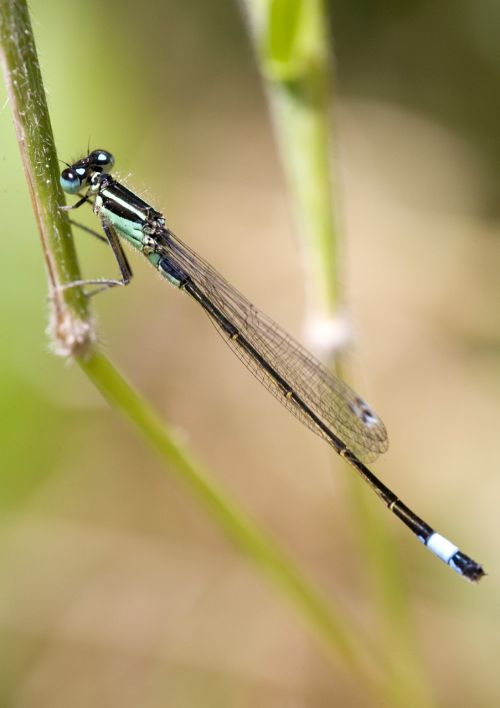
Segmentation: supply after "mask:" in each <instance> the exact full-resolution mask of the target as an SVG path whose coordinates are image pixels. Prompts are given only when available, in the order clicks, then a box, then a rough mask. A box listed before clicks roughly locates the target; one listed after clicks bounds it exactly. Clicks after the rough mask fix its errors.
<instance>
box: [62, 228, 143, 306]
mask: <svg viewBox="0 0 500 708" xmlns="http://www.w3.org/2000/svg"><path fill="white" fill-rule="evenodd" d="M101 223H102V228H103V230H104V233H105V234H106V238H103V237H102V236H100V235H99V234H97V233H95V232H94V231H92V230H91V229H88V228H87V227H86V226H82V228H83V229H84V231H89V232H90V233H91V234H92V235H93V236H97V238H99V239H101V240H103V241H106V242H107V243H109V245H110V246H111V248H112V250H113V255H114V257H115V259H116V262H117V263H118V267H119V269H120V274H121V276H122V277H121V279H120V280H108V279H106V278H95V279H92V280H75V281H73V282H72V283H65V284H64V285H61V286H60V290H69V289H70V288H75V287H79V286H80V287H81V286H84V285H99V286H100V287H98V288H96V289H95V290H92V292H90V293H86V295H87V297H92V296H93V295H96V294H97V293H100V292H102V291H103V290H109V288H114V287H116V286H117V285H128V284H129V283H130V280H131V278H132V268H131V267H130V265H129V262H128V259H127V256H126V255H125V251H124V250H123V247H122V245H121V243H120V239H119V237H118V235H117V233H116V231H115V230H114V229H113V227H112V226H111V225H110V224H108V223H106V222H105V221H104V220H101ZM77 225H78V226H80V224H77Z"/></svg>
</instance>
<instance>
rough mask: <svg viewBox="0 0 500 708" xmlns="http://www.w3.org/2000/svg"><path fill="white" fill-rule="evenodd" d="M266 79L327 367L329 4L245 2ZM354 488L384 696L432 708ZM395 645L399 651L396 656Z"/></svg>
mask: <svg viewBox="0 0 500 708" xmlns="http://www.w3.org/2000/svg"><path fill="white" fill-rule="evenodd" d="M245 5H246V8H247V13H248V17H249V18H250V25H251V29H252V35H253V39H254V45H255V49H256V53H257V58H258V62H259V68H260V72H261V74H262V78H263V81H264V85H265V88H266V92H267V95H268V98H269V106H270V111H271V115H272V118H273V124H274V129H275V134H276V137H277V141H278V144H279V146H280V151H281V159H282V163H283V167H284V172H285V175H286V179H287V182H288V185H289V192H290V198H291V202H292V204H293V206H294V210H295V214H296V222H297V226H298V233H299V236H300V240H301V244H302V256H303V263H304V270H305V276H306V288H307V296H308V303H309V304H308V311H309V314H308V316H307V320H308V324H309V326H310V328H309V332H308V333H309V335H310V340H311V344H312V345H313V346H314V347H315V349H316V350H317V351H318V352H319V353H320V354H321V355H322V357H323V358H324V359H325V360H327V361H332V360H333V358H334V357H335V363H336V366H335V368H336V373H337V374H338V375H339V374H340V373H341V370H342V362H341V357H340V356H339V354H340V355H341V354H342V346H343V345H345V343H346V340H348V339H349V333H348V332H347V333H345V332H344V331H343V327H342V319H341V318H339V314H340V315H341V314H342V306H343V297H342V288H341V282H342V278H341V275H340V270H341V269H340V258H339V252H340V250H341V244H340V234H339V229H338V228H337V226H336V224H337V221H338V219H336V218H335V204H336V202H337V201H338V200H337V199H335V191H334V189H333V187H335V182H332V179H331V175H332V167H331V154H332V150H331V147H332V142H333V141H332V140H331V139H330V133H331V126H333V120H332V116H331V103H332V99H333V98H334V95H333V94H334V92H333V76H332V74H333V71H332V65H333V64H332V60H331V56H330V51H329V47H328V36H327V31H326V26H327V21H326V11H325V4H324V2H323V0H245ZM346 473H347V475H348V485H349V492H350V498H351V503H352V507H353V510H354V516H355V526H356V528H357V529H358V532H359V536H360V539H361V543H362V545H363V547H364V553H363V557H364V558H368V559H369V561H368V563H367V564H366V567H367V568H368V573H369V575H370V580H371V584H372V587H373V590H374V596H375V601H376V608H377V614H378V616H379V620H380V625H381V635H382V639H381V642H380V645H381V647H389V649H388V650H384V649H383V648H382V650H381V656H383V657H384V659H383V661H384V662H385V668H386V674H387V686H386V691H387V697H390V700H391V701H392V702H395V703H396V704H400V705H405V706H420V707H422V708H423V706H431V705H432V700H431V698H430V695H429V691H428V689H427V684H426V681H425V679H424V675H423V672H422V670H421V668H420V665H419V662H418V659H417V652H416V649H415V638H414V633H413V631H412V623H411V620H410V607H409V601H408V595H407V589H406V586H405V584H404V583H403V581H402V578H401V571H400V567H399V565H398V563H397V561H396V560H395V552H394V549H393V544H392V541H391V539H390V537H389V535H388V534H387V533H386V532H385V531H384V527H385V524H386V520H385V519H384V518H381V514H378V513H377V512H376V511H374V510H373V508H372V502H371V501H370V500H369V499H368V498H367V497H368V496H369V495H370V494H371V492H370V491H369V490H365V489H363V488H362V486H363V483H362V482H361V481H360V480H359V479H356V478H355V477H354V476H353V474H352V469H351V468H347V469H346ZM394 647H397V648H398V651H397V652H395V651H394Z"/></svg>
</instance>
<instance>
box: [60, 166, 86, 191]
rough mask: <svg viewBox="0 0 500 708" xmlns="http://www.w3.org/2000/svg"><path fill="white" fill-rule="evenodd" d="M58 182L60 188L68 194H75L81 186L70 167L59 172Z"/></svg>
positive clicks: (78, 178) (79, 179)
mask: <svg viewBox="0 0 500 708" xmlns="http://www.w3.org/2000/svg"><path fill="white" fill-rule="evenodd" d="M59 181H60V182H61V187H62V188H63V189H64V191H65V192H67V193H68V194H76V193H77V192H78V190H79V189H80V187H81V186H82V180H81V177H80V176H79V175H78V174H77V172H76V171H75V170H74V169H72V168H71V167H68V169H66V170H63V171H62V172H61V177H60V178H59Z"/></svg>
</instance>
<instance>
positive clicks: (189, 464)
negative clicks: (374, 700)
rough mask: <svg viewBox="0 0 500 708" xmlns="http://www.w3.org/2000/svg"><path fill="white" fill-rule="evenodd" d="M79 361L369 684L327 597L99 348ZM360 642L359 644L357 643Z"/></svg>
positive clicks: (351, 636)
mask: <svg viewBox="0 0 500 708" xmlns="http://www.w3.org/2000/svg"><path fill="white" fill-rule="evenodd" d="M78 363H79V364H80V366H81V368H82V369H83V371H85V373H86V374H87V376H88V377H89V378H90V379H91V380H92V381H93V383H94V384H95V386H96V387H97V388H98V389H99V390H100V391H101V393H102V395H103V396H104V398H106V400H107V401H108V402H109V403H110V405H111V406H112V407H113V408H116V409H118V410H120V411H121V413H122V414H123V415H124V416H125V417H126V418H128V420H129V422H131V423H132V424H133V425H134V427H135V429H136V430H138V431H140V432H141V434H142V435H143V436H144V438H145V439H146V440H147V442H148V443H149V444H150V445H151V447H153V448H154V449H155V450H156V452H157V453H158V454H159V455H160V457H161V458H162V459H163V460H164V461H165V463H167V465H168V467H169V469H170V470H171V471H172V472H173V473H175V474H176V475H177V477H178V478H179V479H180V480H181V481H182V482H183V483H184V484H185V485H187V487H188V488H189V489H190V490H191V492H192V493H193V494H194V496H195V497H196V498H197V499H198V501H199V502H201V504H202V505H203V506H204V507H205V509H206V510H207V511H208V512H209V514H210V516H211V517H212V518H213V519H214V520H215V521H216V522H217V523H218V525H219V526H220V527H221V528H222V529H223V531H224V532H225V534H226V536H227V538H228V539H230V541H231V542H232V543H233V544H234V545H236V546H237V547H238V548H239V549H240V550H241V551H242V552H243V553H244V554H245V555H246V556H247V558H249V559H250V560H252V562H253V563H254V564H255V565H256V566H257V568H258V569H259V570H260V571H261V572H263V573H264V574H265V575H266V576H267V577H269V578H270V579H271V580H272V581H273V583H274V584H275V585H276V586H277V587H278V588H279V589H280V591H281V592H282V593H283V594H284V595H286V596H287V597H288V599H289V600H290V601H291V602H292V604H293V605H294V607H295V609H296V610H297V611H298V614H299V615H300V616H301V617H302V619H303V620H306V621H307V622H308V624H309V625H310V627H311V628H312V629H313V630H314V633H315V635H316V636H317V637H319V638H320V639H321V640H322V641H323V643H324V645H325V647H326V648H327V650H328V653H329V654H331V655H337V656H340V657H341V658H342V660H343V661H344V663H345V664H346V665H348V666H349V668H350V669H351V670H352V671H353V672H354V673H355V674H356V675H358V676H359V677H363V679H364V680H365V681H366V680H368V681H369V682H370V683H371V682H372V678H371V677H370V676H369V675H368V673H367V669H366V666H365V665H364V661H365V660H364V659H362V658H361V653H360V651H359V647H360V646H361V645H362V644H363V641H362V639H361V637H360V636H355V632H353V627H352V626H350V627H349V629H347V628H346V627H345V626H344V624H343V622H342V620H341V619H340V617H339V616H338V614H336V613H335V612H334V610H333V606H332V603H331V601H330V602H327V601H326V600H325V599H324V598H322V597H321V595H320V593H319V592H318V591H317V590H315V589H313V587H312V586H311V585H310V584H309V583H308V581H306V579H305V578H304V576H303V574H302V573H301V571H300V570H299V569H298V568H297V567H296V566H295V565H294V564H293V563H292V561H291V560H289V559H288V558H287V556H286V554H285V553H284V552H283V550H281V549H280V548H278V546H277V545H276V544H275V542H274V541H272V539H271V538H270V537H269V536H268V535H267V534H266V533H265V532H264V531H262V530H261V529H260V528H259V527H258V526H257V524H256V523H255V522H254V521H252V520H251V519H250V518H249V517H248V516H247V514H246V513H245V512H244V511H243V509H241V508H240V507H239V506H238V505H237V504H236V502H235V501H234V499H230V498H229V496H228V494H227V493H226V492H225V491H224V490H223V489H222V488H221V487H220V486H217V484H216V483H215V482H214V481H213V480H212V479H211V478H210V477H209V475H208V473H207V472H206V471H205V470H204V469H203V468H202V467H201V465H200V463H199V462H198V461H196V460H195V459H194V458H193V457H192V456H191V454H190V453H189V452H188V451H187V450H186V449H185V448H184V447H183V446H182V445H181V443H180V442H179V441H178V440H177V439H176V437H175V434H174V433H173V431H171V430H169V428H168V427H167V425H166V424H165V423H164V421H162V420H161V419H160V418H159V417H158V415H157V414H156V413H155V412H154V411H153V410H152V409H151V407H150V406H149V405H148V404H147V403H146V402H145V401H144V400H143V399H142V398H141V397H140V396H139V395H138V394H137V393H136V392H135V391H134V390H133V389H132V388H131V387H130V385H129V384H128V383H127V382H126V380H125V379H124V378H123V376H121V374H120V373H119V372H118V371H117V370H116V369H115V368H114V367H113V366H112V365H111V363H110V362H109V361H108V359H107V358H106V357H105V356H104V355H103V354H101V353H100V352H97V351H94V352H93V353H92V354H91V356H90V357H89V356H85V357H79V358H78ZM360 643H361V644H360Z"/></svg>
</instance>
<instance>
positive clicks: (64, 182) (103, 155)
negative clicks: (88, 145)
mask: <svg viewBox="0 0 500 708" xmlns="http://www.w3.org/2000/svg"><path fill="white" fill-rule="evenodd" d="M114 164H115V158H114V157H113V155H112V154H111V153H110V152H108V151H107V150H92V152H90V153H89V154H88V155H87V156H86V157H82V159H81V160H78V161H77V162H74V163H73V164H72V165H69V166H68V167H67V168H66V169H65V170H63V171H62V172H61V177H60V182H61V187H62V188H63V189H64V191H65V192H67V193H68V194H76V193H77V192H79V191H80V189H81V188H82V187H83V186H84V185H85V184H86V183H88V182H89V181H90V179H91V177H92V176H93V175H94V174H95V173H96V172H97V173H101V172H108V171H109V170H110V169H111V168H112V167H113V165H114Z"/></svg>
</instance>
